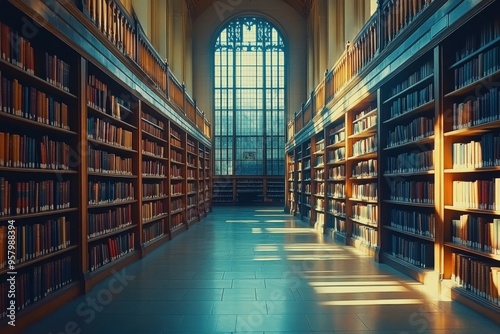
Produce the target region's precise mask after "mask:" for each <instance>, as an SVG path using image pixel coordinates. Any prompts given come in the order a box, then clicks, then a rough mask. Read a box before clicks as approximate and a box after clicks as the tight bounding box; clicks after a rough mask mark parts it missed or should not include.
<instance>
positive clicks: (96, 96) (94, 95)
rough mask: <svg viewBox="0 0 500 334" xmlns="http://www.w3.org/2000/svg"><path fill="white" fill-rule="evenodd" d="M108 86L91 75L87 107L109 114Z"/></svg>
mask: <svg viewBox="0 0 500 334" xmlns="http://www.w3.org/2000/svg"><path fill="white" fill-rule="evenodd" d="M107 101H108V85H107V84H105V83H104V82H103V81H101V80H100V79H98V78H97V76H95V75H94V74H89V76H88V82H87V105H89V106H91V107H92V108H94V109H97V110H99V111H102V112H104V113H107V108H106V106H107Z"/></svg>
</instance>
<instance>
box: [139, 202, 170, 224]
mask: <svg viewBox="0 0 500 334" xmlns="http://www.w3.org/2000/svg"><path fill="white" fill-rule="evenodd" d="M166 212H167V208H166V205H164V203H163V201H154V202H147V203H143V204H142V221H143V222H144V221H147V220H150V219H154V218H158V217H160V216H163V215H165V214H166Z"/></svg>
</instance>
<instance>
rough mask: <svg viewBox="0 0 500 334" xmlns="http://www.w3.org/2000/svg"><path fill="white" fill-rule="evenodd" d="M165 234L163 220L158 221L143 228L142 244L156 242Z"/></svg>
mask: <svg viewBox="0 0 500 334" xmlns="http://www.w3.org/2000/svg"><path fill="white" fill-rule="evenodd" d="M164 234H165V226H164V222H163V220H159V221H156V222H154V223H152V224H149V225H147V226H144V227H143V228H142V243H143V244H144V245H146V244H148V243H150V242H153V241H155V240H156V239H158V238H160V237H161V236H163V235H164Z"/></svg>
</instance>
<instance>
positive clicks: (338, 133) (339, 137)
mask: <svg viewBox="0 0 500 334" xmlns="http://www.w3.org/2000/svg"><path fill="white" fill-rule="evenodd" d="M344 129H345V126H344V124H340V125H337V126H336V127H333V128H332V129H330V130H329V131H328V145H335V144H337V143H340V142H343V141H345V130H344Z"/></svg>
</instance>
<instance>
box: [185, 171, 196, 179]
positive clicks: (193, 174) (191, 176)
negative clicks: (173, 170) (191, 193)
mask: <svg viewBox="0 0 500 334" xmlns="http://www.w3.org/2000/svg"><path fill="white" fill-rule="evenodd" d="M186 178H187V179H188V180H194V179H195V178H196V170H194V169H188V170H187V171H186Z"/></svg>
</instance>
